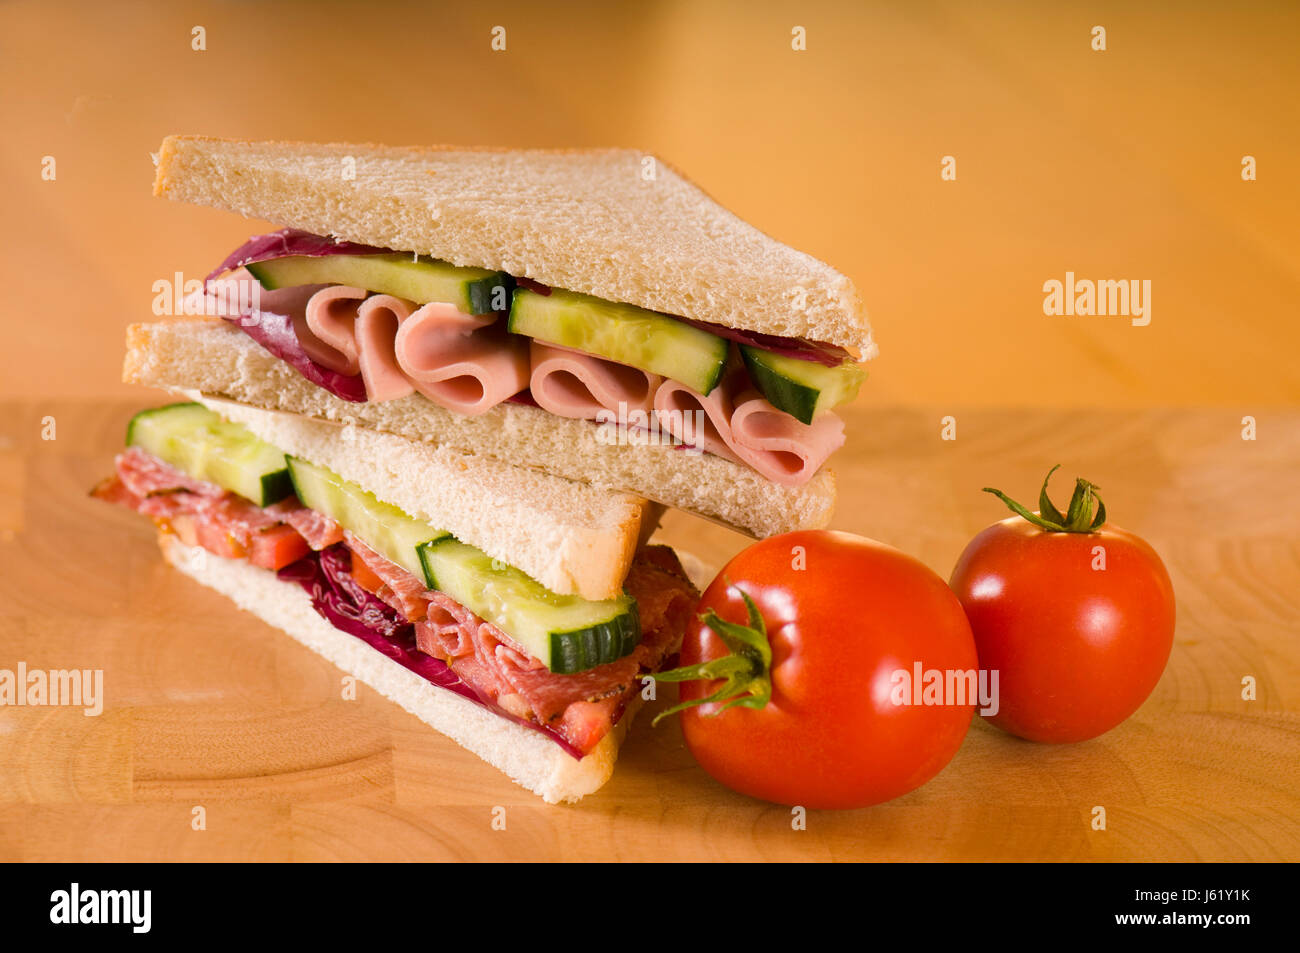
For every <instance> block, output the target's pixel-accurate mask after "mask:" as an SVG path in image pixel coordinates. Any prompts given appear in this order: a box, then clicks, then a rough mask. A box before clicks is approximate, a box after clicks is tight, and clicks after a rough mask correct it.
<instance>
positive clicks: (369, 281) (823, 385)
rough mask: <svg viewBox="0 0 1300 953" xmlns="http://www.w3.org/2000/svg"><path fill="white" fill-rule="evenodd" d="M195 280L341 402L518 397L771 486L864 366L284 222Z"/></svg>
mask: <svg viewBox="0 0 1300 953" xmlns="http://www.w3.org/2000/svg"><path fill="white" fill-rule="evenodd" d="M250 286H252V288H253V290H255V292H256V294H250V293H248V288H249V287H250ZM205 290H206V294H205V296H204V299H203V300H202V301H198V300H195V301H194V302H193V304H192V305H191V306H190V308H189V310H192V311H193V312H195V313H207V314H217V315H220V316H221V317H223V318H226V319H227V320H228V321H230V322H232V323H234V324H236V325H237V326H238V327H240V328H241V329H242V330H243V331H244V332H245V333H247V334H248V335H249V336H250V337H252V338H253V339H254V340H256V341H257V342H258V343H259V344H261V345H262V346H263V347H264V348H266V349H267V350H268V351H269V352H270V353H272V354H274V355H275V356H276V357H278V358H280V359H282V360H284V361H286V362H287V363H289V364H290V365H291V366H293V367H294V368H295V369H296V370H297V371H298V372H299V373H301V374H302V375H303V377H305V378H306V379H307V380H309V381H311V382H312V383H313V384H316V385H317V386H319V387H323V388H325V389H327V390H329V391H330V392H331V393H333V394H334V395H335V396H337V397H339V398H341V399H343V400H349V401H356V402H363V401H371V402H382V401H389V400H396V399H399V398H403V397H407V396H409V395H412V394H418V395H421V396H422V397H424V398H426V399H428V400H431V401H433V402H434V403H436V404H438V405H439V406H441V407H444V408H446V409H448V410H451V411H454V412H457V413H461V414H467V415H477V414H482V413H486V412H487V411H488V410H491V409H492V408H493V407H496V406H498V405H500V404H502V403H505V402H511V403H523V404H531V405H533V406H537V407H540V408H541V409H543V410H546V411H548V412H550V413H553V414H557V415H559V416H562V417H572V418H579V419H585V420H590V421H593V422H596V423H605V424H613V425H615V426H619V427H624V428H630V429H638V428H639V429H652V430H653V431H654V432H655V433H656V434H663V435H666V439H669V440H671V441H672V442H674V443H677V444H679V445H682V446H685V447H692V448H696V449H698V450H701V451H704V452H707V453H712V454H716V455H718V456H721V457H724V458H726V459H728V460H731V461H732V462H734V463H737V464H740V465H744V466H748V467H751V468H753V469H754V470H756V471H757V472H759V473H760V474H762V475H763V476H764V477H766V478H768V479H770V480H772V481H773V482H776V483H780V484H783V485H787V486H801V485H803V484H805V483H807V482H808V481H809V480H810V479H812V477H813V475H814V474H815V473H816V472H817V471H818V470H819V469H820V468H821V466H822V464H823V463H825V461H826V459H827V458H828V457H829V456H830V455H831V454H832V453H833V452H834V451H835V450H837V449H839V447H840V446H841V445H842V444H843V443H844V424H843V421H842V420H841V419H840V418H839V417H838V416H837V415H836V414H835V413H834V412H833V408H834V407H836V406H838V405H839V404H842V403H844V402H846V401H849V400H852V399H853V398H854V397H855V396H856V395H857V392H858V388H859V387H860V385H861V383H862V381H863V379H864V378H865V373H864V372H863V371H862V369H861V368H860V367H859V366H858V365H857V364H855V363H854V362H853V360H852V357H851V355H850V354H849V353H848V352H847V351H845V350H844V349H842V348H838V347H835V346H833V345H827V344H820V343H817V342H808V341H801V340H795V339H785V338H775V337H771V336H769V335H762V334H757V333H751V332H744V331H735V330H733V329H728V328H721V327H718V326H715V325H708V324H703V323H701V322H696V321H689V320H687V319H685V318H679V317H675V316H671V315H663V314H660V313H657V312H651V311H646V310H644V309H641V308H637V307H634V306H631V305H626V304H616V303H613V302H607V301H602V300H600V299H596V298H592V297H590V296H587V295H581V294H576V293H573V292H568V291H563V290H560V289H552V288H548V287H546V286H544V285H539V284H537V283H536V282H532V281H529V280H527V279H524V278H516V277H513V276H510V275H507V274H504V273H501V272H492V271H487V270H485V269H475V268H459V267H456V266H453V265H450V264H447V263H446V262H439V261H433V260H431V259H425V258H420V257H418V256H411V255H407V254H404V253H395V252H392V251H390V250H387V249H382V248H373V247H371V246H365V245H356V244H353V243H349V242H334V241H332V240H331V239H328V238H322V237H320V236H316V235H311V234H309V233H305V232H300V231H295V230H290V229H284V230H281V231H279V232H275V233H272V234H269V235H262V236H257V237H255V238H253V239H251V240H250V241H249V242H248V243H247V244H245V245H244V246H242V247H241V248H239V249H237V250H236V251H235V252H234V253H232V254H231V255H230V256H229V257H228V258H227V260H226V261H225V262H223V263H222V265H221V266H220V267H218V268H217V269H216V271H214V272H213V274H212V275H210V276H209V278H208V282H207V285H206V289H205Z"/></svg>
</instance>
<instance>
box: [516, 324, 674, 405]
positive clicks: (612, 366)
mask: <svg viewBox="0 0 1300 953" xmlns="http://www.w3.org/2000/svg"><path fill="white" fill-rule="evenodd" d="M529 359H530V361H531V363H532V373H531V375H530V377H529V380H528V386H529V390H530V392H531V393H532V395H533V400H535V401H536V402H537V405H538V406H539V407H542V408H544V409H545V410H549V411H550V412H551V413H553V414H558V415H559V416H561V417H577V418H581V419H583V420H596V419H598V418H600V417H602V416H603V415H602V411H606V412H609V413H612V414H614V415H616V416H615V417H614V418H613V419H616V420H620V421H626V420H627V419H628V415H629V414H630V413H632V412H634V411H636V412H639V413H640V414H642V415H646V414H649V413H650V411H651V410H652V408H653V407H654V395H655V391H656V390H658V389H659V385H660V384H662V383H663V380H664V379H663V378H662V377H660V376H659V375H657V374H651V373H649V372H648V371H643V370H639V369H638V368H635V367H629V366H628V365H626V364H617V363H615V362H614V361H609V360H606V359H604V358H600V357H596V356H595V355H592V354H586V353H584V352H582V351H575V350H573V349H571V348H567V347H557V346H555V345H552V344H542V343H541V342H540V341H532V342H530V345H529Z"/></svg>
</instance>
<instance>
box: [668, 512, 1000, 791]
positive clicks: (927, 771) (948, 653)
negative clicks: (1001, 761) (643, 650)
mask: <svg viewBox="0 0 1300 953" xmlns="http://www.w3.org/2000/svg"><path fill="white" fill-rule="evenodd" d="M699 612H700V615H699V616H697V619H696V621H695V623H694V624H693V625H692V626H691V627H690V628H689V630H688V633H687V635H686V639H685V642H684V644H683V646H682V652H681V662H682V666H683V667H682V668H681V669H678V670H676V671H675V672H674V673H666V675H665V674H661V675H660V676H659V678H661V679H665V678H666V680H670V681H682V682H684V684H683V685H682V691H681V697H682V704H683V706H691V707H685V708H684V710H682V715H681V718H682V731H683V734H684V735H685V738H686V745H687V747H688V748H689V749H690V751H691V753H692V754H693V755H694V756H695V758H696V760H697V761H699V763H700V765H701V766H702V767H703V768H704V770H705V771H707V772H708V773H709V774H711V775H712V776H713V777H714V778H716V779H717V780H718V781H720V782H722V783H723V784H725V785H727V786H728V787H730V788H732V789H734V790H736V791H739V792H741V793H743V794H748V795H751V796H753V797H757V798H762V799H763V800H767V801H774V802H777V803H780V804H790V805H802V806H804V807H807V808H810V809H811V808H854V807H864V806H866V805H869V804H876V803H879V802H881V801H887V800H889V799H890V798H894V797H898V796H899V795H900V794H905V793H907V792H908V791H911V790H913V789H914V788H917V787H919V786H920V785H922V784H924V783H925V782H926V781H928V780H929V779H930V778H932V777H933V776H934V775H935V774H937V773H938V772H939V771H940V769H942V768H943V766H944V765H946V764H947V763H948V762H949V761H950V760H951V759H952V756H953V755H954V754H955V753H956V751H957V749H958V747H960V745H961V742H962V739H963V738H964V737H965V735H966V730H967V728H968V727H969V726H970V721H971V716H972V712H973V710H974V708H973V705H974V699H973V698H969V699H968V698H963V699H961V700H959V701H955V699H954V698H946V699H944V698H939V700H938V702H937V703H924V702H923V701H921V699H922V698H923V696H922V695H921V694H920V693H919V691H918V692H917V693H913V692H912V691H911V685H910V679H911V678H912V676H913V675H914V674H915V671H916V669H915V665H916V664H917V663H919V664H920V666H921V671H922V673H925V672H927V671H939V672H947V671H950V670H951V671H962V672H970V673H972V675H973V673H974V670H975V668H976V664H977V663H976V654H975V644H974V640H973V639H972V637H971V632H970V626H969V624H968V623H967V621H966V616H965V614H964V613H963V612H962V610H961V605H960V604H959V603H958V602H957V599H956V598H955V597H954V596H953V594H952V592H951V590H949V588H948V587H947V586H946V585H945V584H944V581H943V579H942V578H940V577H939V576H938V575H936V574H935V573H934V572H932V571H931V570H930V569H929V568H927V567H926V566H925V565H924V564H923V563H921V562H919V561H918V560H916V559H913V558H912V557H911V556H908V555H906V554H904V553H902V552H899V551H898V550H896V549H894V548H892V547H890V546H886V545H884V544H883V543H878V542H875V541H873V540H869V539H866V538H864V537H861V536H854V535H851V534H849V533H840V532H830V531H806V532H798V533H788V534H786V535H783V536H776V537H773V538H770V539H767V540H763V541H762V542H759V543H757V544H755V545H753V546H750V547H749V548H748V549H746V550H744V551H743V552H741V553H740V554H739V555H738V556H736V558H734V559H733V560H732V561H731V562H730V563H728V564H727V566H726V567H725V568H724V569H723V570H722V572H721V573H720V574H719V575H718V577H717V578H716V579H715V580H714V581H713V583H712V584H711V585H710V586H709V588H708V589H707V590H705V592H704V595H703V598H702V601H701V603H700V609H699ZM746 630H748V632H750V633H753V634H758V635H761V636H762V637H761V638H751V636H749V635H746ZM746 639H749V641H748V642H746V641H745V640H746ZM763 646H766V647H767V651H766V654H765V653H764V651H763ZM705 666H707V667H705ZM900 672H904V673H906V674H907V678H908V680H909V681H908V683H907V684H906V685H904V681H903V679H901V678H900V677H899V674H898V673H900ZM706 676H712V677H706ZM728 677H729V678H730V681H728V680H727V679H728ZM688 679H690V680H688ZM904 689H906V691H904ZM711 697H712V699H713V700H709V699H710V698H711ZM935 697H936V698H938V695H937V694H936V695H935ZM904 699H905V700H904ZM918 702H919V703H918ZM674 710H677V709H670V710H669V712H665V714H669V713H671V712H672V711H674ZM660 717H662V716H660Z"/></svg>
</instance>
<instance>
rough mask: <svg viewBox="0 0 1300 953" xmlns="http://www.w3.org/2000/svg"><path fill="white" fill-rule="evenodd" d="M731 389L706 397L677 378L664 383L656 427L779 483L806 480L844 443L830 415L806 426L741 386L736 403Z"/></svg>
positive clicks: (720, 389)
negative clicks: (699, 418)
mask: <svg viewBox="0 0 1300 953" xmlns="http://www.w3.org/2000/svg"><path fill="white" fill-rule="evenodd" d="M732 380H735V377H734V376H733V378H732ZM732 393H733V387H732V386H727V385H726V384H724V385H723V386H719V387H716V388H714V390H713V392H712V393H711V394H709V395H707V396H705V395H703V394H700V393H698V392H696V391H693V390H691V389H690V388H689V387H687V386H686V385H685V384H681V383H679V382H677V381H671V380H670V381H664V383H663V384H662V385H661V386H660V387H659V390H658V391H657V392H656V393H655V400H654V406H655V411H656V413H657V414H658V417H659V426H660V427H662V428H663V429H665V430H667V431H668V432H669V433H671V434H672V435H673V436H675V437H677V438H678V439H680V440H682V441H683V442H684V443H687V444H691V445H694V446H697V447H699V448H700V449H701V450H704V451H705V452H706V453H713V454H717V455H718V456H720V457H726V458H727V459H728V460H731V461H733V462H735V463H745V464H748V465H749V466H751V467H753V468H754V469H755V470H757V471H758V472H759V473H760V474H762V475H763V476H765V477H767V478H768V479H769V480H771V481H772V482H773V483H780V484H782V485H783V486H801V485H803V484H804V483H807V482H808V481H809V480H810V479H812V477H813V474H815V473H816V472H817V471H818V469H820V468H821V465H822V464H823V463H825V462H826V458H827V457H829V456H830V455H831V454H832V453H834V452H835V451H836V450H838V449H839V448H840V447H841V446H843V445H844V421H842V420H841V419H840V418H839V417H837V416H835V415H834V414H832V413H824V414H821V415H820V416H818V417H816V418H815V419H814V420H813V422H812V423H811V424H805V423H801V422H800V421H798V420H796V419H795V418H794V417H792V416H791V415H789V414H787V413H785V412H784V411H781V410H777V408H776V407H774V406H772V403H771V402H770V401H769V400H767V398H765V397H764V396H763V395H762V394H760V393H759V392H758V391H756V390H753V389H747V390H742V391H740V392H739V393H737V394H736V397H735V399H734V401H733V399H732V397H731V394H732ZM698 410H703V411H704V415H705V416H704V421H703V425H702V426H700V427H696V428H694V430H695V432H694V433H691V430H692V427H691V424H692V422H693V421H694V420H695V412H696V411H698Z"/></svg>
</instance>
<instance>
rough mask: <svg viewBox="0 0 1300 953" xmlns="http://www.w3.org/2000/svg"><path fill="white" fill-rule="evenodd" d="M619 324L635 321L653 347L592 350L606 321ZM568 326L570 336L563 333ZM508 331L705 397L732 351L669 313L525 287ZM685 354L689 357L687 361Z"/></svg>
mask: <svg viewBox="0 0 1300 953" xmlns="http://www.w3.org/2000/svg"><path fill="white" fill-rule="evenodd" d="M566 310H567V311H568V313H567V314H566ZM619 321H629V322H638V323H639V324H640V325H641V326H642V328H645V327H647V326H648V327H649V328H650V333H649V334H646V333H645V332H644V330H642V333H640V334H636V333H635V331H634V332H633V337H634V338H640V339H642V340H643V341H644V340H648V339H649V338H651V337H655V338H657V347H655V348H652V349H650V353H645V349H644V345H641V346H642V348H643V350H642V353H639V354H636V353H632V351H633V350H635V348H636V346H637V345H636V344H635V343H634V344H632V345H631V346H630V347H628V349H627V350H620V347H615V346H612V345H608V341H606V342H605V343H606V344H607V347H605V348H601V347H599V346H594V347H593V346H592V341H591V340H590V337H591V336H593V334H594V336H595V337H597V338H599V337H601V336H608V335H609V331H608V329H609V327H610V325H609V323H608V322H619ZM566 324H567V331H568V332H570V333H566ZM506 327H507V329H508V330H509V331H511V332H512V333H514V334H519V335H522V336H525V337H531V338H535V339H537V340H538V341H542V342H545V343H551V344H558V345H560V346H562V347H571V348H574V349H576V350H579V351H583V352H585V353H587V354H593V355H595V356H596V357H603V358H605V359H607V360H611V361H615V362H617V363H620V364H626V365H628V366H630V367H636V368H638V369H640V370H643V371H647V372H649V373H651V374H658V375H660V376H663V377H667V378H670V379H672V380H675V381H678V382H680V383H682V384H685V385H686V386H687V387H689V388H691V389H692V390H695V391H697V392H698V393H701V394H709V393H710V392H711V391H712V390H713V389H714V388H715V387H717V386H718V384H719V383H720V382H721V380H722V376H723V374H724V373H725V372H726V367H727V358H728V357H729V355H730V353H731V352H730V345H729V344H728V342H727V341H726V340H724V339H723V338H720V337H718V336H717V335H715V334H710V333H709V332H708V331H703V330H701V329H699V328H695V327H692V326H691V325H689V324H686V323H685V322H683V321H679V320H678V319H677V318H674V317H672V316H670V315H665V314H660V313H658V312H656V311H648V310H646V309H645V308H638V307H636V306H635V305H628V304H618V303H615V302H610V301H605V300H603V299H600V298H594V297H592V296H591V295H583V294H577V293H575V292H571V291H563V290H560V289H558V288H557V289H552V290H551V292H550V294H547V295H543V294H540V293H538V292H535V291H531V290H529V289H519V290H517V291H516V292H515V296H514V300H513V302H512V304H511V308H510V319H509V321H508V323H507V325H506ZM575 327H579V328H581V329H582V330H581V331H580V332H579V333H578V334H577V335H574V334H573V333H571V332H572V331H573V329H574V328H575ZM624 343H625V342H624ZM683 354H688V356H687V357H686V359H685V360H683ZM688 365H689V366H688Z"/></svg>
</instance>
